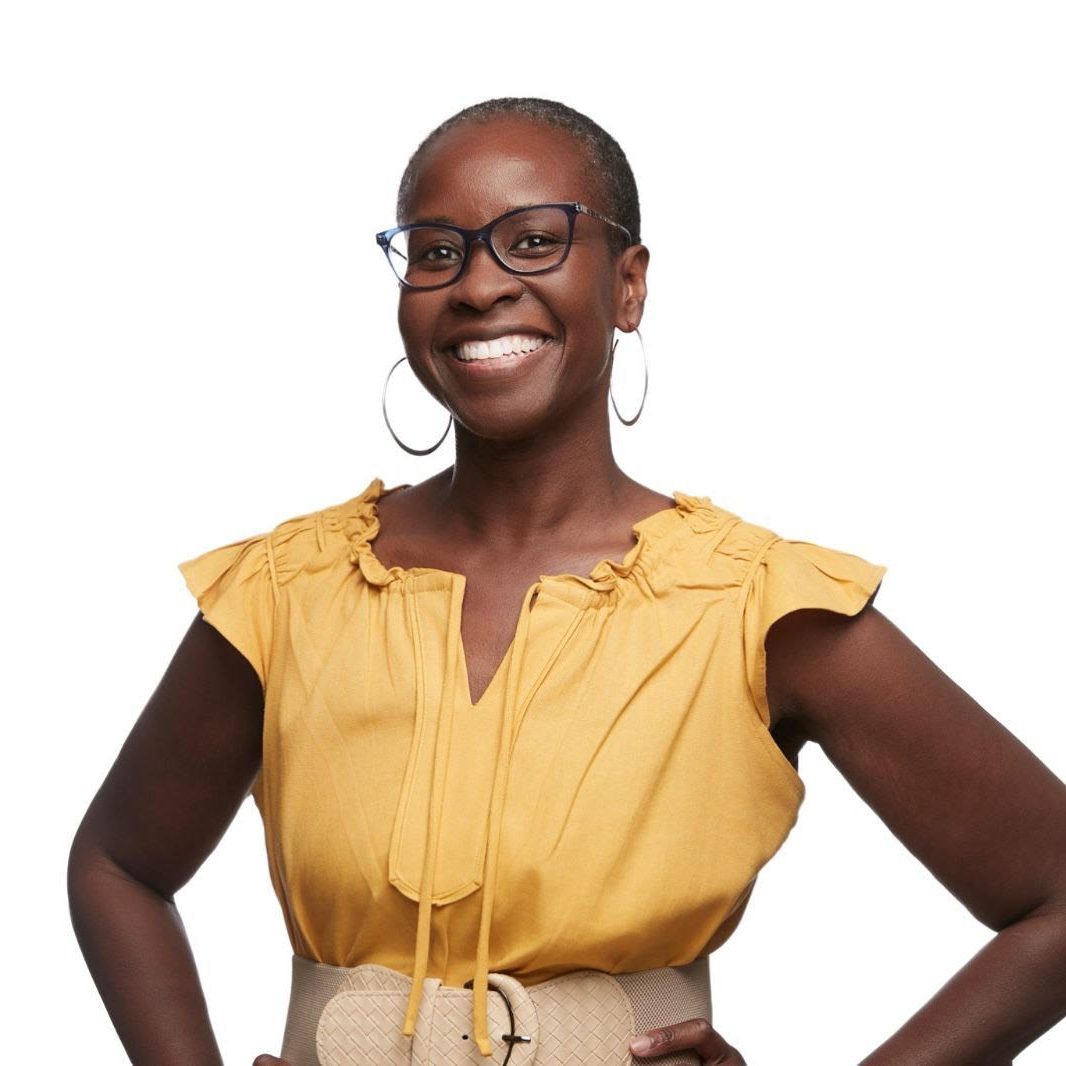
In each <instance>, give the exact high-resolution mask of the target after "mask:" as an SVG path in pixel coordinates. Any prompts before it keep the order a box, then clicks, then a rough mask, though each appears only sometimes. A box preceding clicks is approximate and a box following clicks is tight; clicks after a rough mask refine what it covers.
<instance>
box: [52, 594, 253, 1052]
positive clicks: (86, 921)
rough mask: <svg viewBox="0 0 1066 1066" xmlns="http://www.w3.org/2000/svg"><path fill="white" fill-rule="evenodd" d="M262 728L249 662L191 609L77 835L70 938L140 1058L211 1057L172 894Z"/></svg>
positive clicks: (238, 793)
mask: <svg viewBox="0 0 1066 1066" xmlns="http://www.w3.org/2000/svg"><path fill="white" fill-rule="evenodd" d="M262 725H263V691H262V686H261V684H260V681H259V678H258V676H257V675H256V673H255V670H254V669H253V667H252V666H251V664H250V663H249V662H248V661H247V660H246V659H245V658H244V657H243V656H242V655H241V654H240V653H239V652H238V651H237V650H236V649H235V648H234V647H233V646H232V645H231V644H230V643H229V642H228V641H226V639H225V638H224V637H223V636H222V635H221V634H220V633H218V632H217V631H216V630H215V629H214V628H212V627H211V626H210V625H208V624H207V623H206V622H205V621H204V620H203V618H202V616H201V615H199V614H197V616H196V618H195V619H194V620H193V623H192V625H191V626H190V627H189V629H188V631H187V633H186V634H185V636H184V638H183V639H182V642H181V644H180V645H179V647H178V649H177V651H176V652H175V654H174V658H173V659H172V661H171V663H170V665H169V666H168V667H167V670H166V672H165V673H164V675H163V678H162V680H161V681H160V683H159V685H158V687H157V688H156V690H155V692H154V693H153V694H152V697H151V699H150V700H149V701H148V704H147V705H146V707H145V708H144V710H143V712H142V713H141V715H140V717H139V718H138V720H137V722H136V723H135V725H134V727H133V729H132V730H131V732H130V734H129V736H128V738H127V739H126V741H125V743H124V744H123V746H122V749H121V751H120V752H119V754H118V757H117V759H116V760H115V763H114V765H113V766H112V767H111V769H110V771H109V772H108V774H107V776H106V778H105V779H104V781H103V784H102V785H101V786H100V789H99V791H98V792H97V794H96V796H95V797H94V798H93V800H92V802H91V803H90V805H89V808H88V810H87V811H86V813H85V816H84V818H83V819H82V822H81V824H80V826H79V827H78V831H77V833H76V834H75V837H74V840H73V843H72V845H71V849H70V857H69V862H68V866H67V892H68V897H69V901H70V913H71V920H72V922H73V925H74V932H75V935H76V936H77V939H78V943H79V945H80V946H81V950H82V953H83V955H84V956H85V961H86V963H87V964H88V967H89V970H90V972H91V973H92V977H93V980H94V981H95V982H96V987H97V989H98V990H99V992H100V996H101V998H102V999H103V1002H104V1005H105V1007H106V1009H107V1012H108V1014H109V1015H110V1017H111V1020H112V1022H113V1024H114V1026H115V1029H116V1031H117V1032H118V1035H119V1038H120V1039H121V1041H122V1043H123V1046H124V1047H125V1049H126V1052H127V1054H128V1055H129V1057H130V1061H131V1062H133V1063H134V1064H138V1066H139V1064H145V1066H172V1064H173V1066H179V1064H180V1066H220V1064H221V1063H222V1057H221V1054H220V1052H219V1048H218V1045H217V1043H216V1041H215V1036H214V1033H213V1032H212V1029H211V1024H210V1021H209V1018H208V1011H207V1005H206V1003H205V1001H204V995H203V989H202V987H201V985H200V979H199V975H198V974H197V971H196V964H195V962H194V960H193V956H192V951H191V949H190V945H189V942H188V939H187V938H186V935H185V928H184V926H183V924H182V921H181V916H180V914H179V913H178V909H177V907H176V906H175V904H174V895H175V893H176V892H177V891H178V889H180V888H181V887H182V886H183V885H185V884H186V883H187V882H188V881H189V880H190V878H191V877H192V876H193V874H194V873H195V872H196V871H197V870H198V869H199V867H200V865H201V864H202V863H203V862H204V860H205V859H206V858H207V856H208V855H210V854H211V852H212V851H213V850H214V848H215V847H216V845H217V844H218V842H219V840H220V839H221V838H222V835H223V834H224V833H225V831H226V829H227V827H228V826H229V824H230V823H231V822H232V820H233V818H234V816H235V815H236V813H237V810H238V809H239V807H240V805H241V803H242V802H243V801H244V799H245V797H246V796H247V794H248V791H249V789H250V787H251V784H252V782H253V781H254V779H255V775H256V773H257V772H258V770H259V766H260V763H261V759H262V746H261V745H262Z"/></svg>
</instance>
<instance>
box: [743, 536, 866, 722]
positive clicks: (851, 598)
mask: <svg viewBox="0 0 1066 1066" xmlns="http://www.w3.org/2000/svg"><path fill="white" fill-rule="evenodd" d="M886 570H887V568H886V567H884V566H878V565H877V564H875V563H871V562H867V560H865V559H863V558H861V557H860V556H858V555H851V554H849V553H847V552H842V551H836V550H835V549H833V548H826V547H823V546H822V545H820V544H811V543H809V542H807V541H802V540H787V539H785V538H784V537H778V536H773V537H771V538H770V540H769V541H768V542H767V543H766V545H765V546H764V548H763V549H762V550H761V551H760V552H759V553H758V554H757V557H756V559H755V561H754V563H753V564H752V567H751V570H750V571H749V573H748V577H747V581H746V590H745V591H744V592H743V593H742V596H743V639H744V661H745V669H746V671H747V679H748V687H749V688H750V690H751V695H752V699H753V701H754V703H755V706H756V708H757V709H758V711H759V716H760V717H761V718H762V720H763V723H764V724H765V725H766V726H769V725H770V707H769V703H768V701H767V698H766V634H767V633H768V632H769V629H770V627H771V626H772V625H773V624H774V622H776V621H777V620H778V619H779V618H782V617H784V616H785V615H786V614H790V613H791V612H792V611H798V610H801V609H802V608H807V607H820V608H822V609H823V610H827V611H834V612H836V613H837V614H843V615H855V614H858V613H859V611H861V610H862V608H863V607H865V606H866V604H868V603H871V602H872V601H873V599H874V597H875V596H876V595H877V591H878V589H879V588H880V585H881V578H882V577H883V576H884V575H885V572H886Z"/></svg>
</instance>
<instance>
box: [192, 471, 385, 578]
mask: <svg viewBox="0 0 1066 1066" xmlns="http://www.w3.org/2000/svg"><path fill="white" fill-rule="evenodd" d="M381 488H382V482H381V479H380V478H374V479H373V480H372V481H371V482H370V483H369V484H368V485H367V486H366V487H365V488H364V489H363V490H362V492H360V493H358V494H356V495H355V496H351V497H348V498H345V499H343V500H341V501H340V502H338V503H333V504H329V505H326V506H323V507H319V508H316V509H314V510H310V511H302V512H300V513H298V514H292V515H290V516H289V517H287V518H283V519H281V520H279V521H276V522H275V523H274V524H273V525H272V526H270V527H267V528H265V529H261V530H260V531H259V532H256V533H252V534H249V535H245V536H243V537H240V538H238V539H237V540H233V541H229V542H228V543H226V544H222V545H219V546H217V547H212V548H209V549H207V550H206V551H203V552H201V553H200V554H199V555H197V556H194V557H192V558H190V559H188V560H186V561H185V562H182V563H179V564H178V565H179V569H180V570H181V572H182V574H183V576H184V577H185V579H186V581H187V583H188V584H189V586H190V589H191V590H192V591H193V593H194V594H197V595H199V594H200V592H202V591H203V590H205V589H206V588H207V587H208V586H210V585H212V584H216V583H218V582H226V583H233V582H240V583H248V582H257V583H259V584H261V585H263V586H265V587H269V589H270V590H271V591H272V593H273V594H274V596H275V598H276V597H277V596H278V595H280V590H281V589H282V588H283V587H284V586H286V585H288V584H289V583H291V582H292V581H293V580H294V579H295V578H297V577H298V576H299V575H300V574H302V573H304V572H306V571H308V570H314V569H316V568H319V567H320V566H321V565H322V564H324V563H326V562H327V561H331V560H333V559H335V558H338V557H341V556H343V555H344V554H345V553H346V551H347V547H348V544H349V542H350V540H351V538H352V537H353V536H354V535H355V534H356V533H357V532H360V531H362V530H363V529H365V527H366V526H367V525H368V524H369V523H371V522H372V521H373V520H374V517H375V507H374V502H375V500H376V499H377V496H378V494H379V493H380V491H381Z"/></svg>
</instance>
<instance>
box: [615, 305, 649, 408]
mask: <svg viewBox="0 0 1066 1066" xmlns="http://www.w3.org/2000/svg"><path fill="white" fill-rule="evenodd" d="M633 332H634V333H635V334H636V335H637V338H638V339H639V340H640V354H641V355H642V356H643V357H644V392H643V393H642V394H641V397H640V407H638V408H637V413H636V414H635V415H634V416H633V417H632V418H630V419H625V418H623V417H622V413H621V412H620V411H619V410H618V404H616V403H615V402H614V387H613V383H608V386H607V391H608V392H609V393H610V396H611V405H612V406H613V407H614V413H615V414H616V415H618V419H619V421H620V422H621V423H622V424H623V425H626V426H631V425H633V423H634V422H636V420H637V419H638V418H640V412H641V411H643V410H644V398H645V397H646V396H647V395H648V353H647V352H646V351H645V350H644V338H643V337H642V336H641V334H640V330H639V329H637V328H636V327H635V326H634V327H633ZM617 347H618V338H617V337H615V339H614V343H613V344H612V345H611V358H612V359H613V358H614V350H615V348H617ZM611 377H612V378H613V377H614V364H613V363H612V364H611Z"/></svg>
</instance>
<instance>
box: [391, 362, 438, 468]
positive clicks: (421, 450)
mask: <svg viewBox="0 0 1066 1066" xmlns="http://www.w3.org/2000/svg"><path fill="white" fill-rule="evenodd" d="M406 362H407V356H406V355H405V356H401V358H399V359H397V360H396V362H395V363H393V364H392V369H390V370H389V372H388V373H387V374H386V375H385V387H384V388H383V389H382V390H381V413H382V414H383V415H384V416H385V425H386V426H388V427H389V432H390V433H391V434H392V439H393V440H394V441H396V443H397V444H398V445H399V446H400V447H401V448H403V450H404V451H405V452H407V453H409V454H410V455H429V453H430V452H435V451H436V450H437V449H438V448H439V447H440V446H441V444H442V443H443V442H444V438H445V437H446V436H448V432H449V430H450V429H451V428H452V416H451V413H449V414H448V424H447V425H446V426H445V427H444V433H443V434H442V436H441V438H440V440H439V441H437V443H436V444H434V445H433V447H432V448H411V447H409V446H408V445H406V444H404V442H403V441H402V440H400V438H399V437H397V436H396V431H395V430H394V429H393V428H392V423H391V422H390V421H389V412H388V411H387V410H386V406H385V397H386V395H387V394H388V391H389V378H391V377H392V371H393V370H395V369H396V368H397V367H398V366H399V365H400V364H401V363H406ZM408 365H410V364H408Z"/></svg>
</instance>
